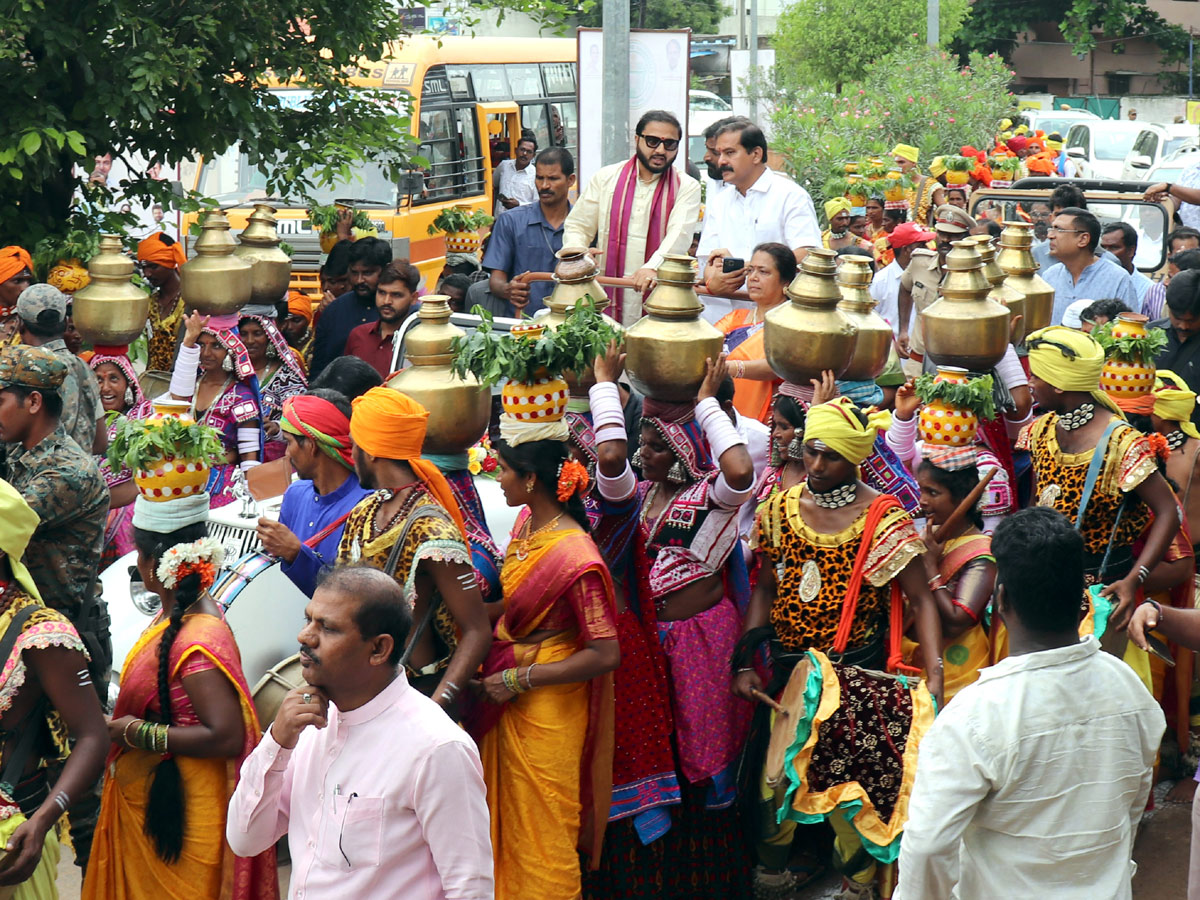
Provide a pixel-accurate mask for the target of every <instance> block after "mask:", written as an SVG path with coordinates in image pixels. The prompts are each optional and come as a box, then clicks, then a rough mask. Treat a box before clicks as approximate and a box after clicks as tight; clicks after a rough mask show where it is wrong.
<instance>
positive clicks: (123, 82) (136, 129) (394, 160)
mask: <svg viewBox="0 0 1200 900" xmlns="http://www.w3.org/2000/svg"><path fill="white" fill-rule="evenodd" d="M489 7H490V8H499V9H501V10H502V11H503V10H506V9H507V10H520V11H522V12H526V13H528V14H530V15H532V16H534V17H535V18H537V19H538V20H539V21H541V22H544V23H548V24H551V25H557V24H558V23H559V22H561V21H562V19H563V18H565V16H566V15H568V14H569V13H571V12H573V11H574V7H572V6H567V5H566V4H564V3H562V2H559V0H547V2H543V0H479V2H473V3H471V4H470V5H469V6H465V11H466V13H467V14H468V15H473V16H477V15H478V14H479V13H480V11H481V10H482V9H485V8H489ZM402 29H403V23H402V20H401V17H400V16H398V15H396V11H395V6H394V4H392V3H391V2H389V0H356V2H354V3H344V2H341V0H297V2H285V0H222V2H220V3H211V2H201V0H175V2H173V3H169V4H150V3H133V2H129V0H75V2H71V3H61V2H54V0H20V2H16V3H5V4H0V34H2V35H3V36H4V38H3V40H2V41H0V82H2V83H3V84H4V85H5V88H6V91H7V102H8V104H9V106H10V108H12V109H19V110H21V114H20V115H19V116H17V117H14V118H13V119H12V120H11V122H10V127H9V128H7V129H5V131H4V133H3V135H0V196H2V197H4V200H5V202H4V203H2V204H0V245H3V244H8V243H21V244H23V245H24V246H27V247H28V246H33V245H35V244H36V243H37V242H38V241H40V240H42V239H43V238H45V237H47V236H49V235H53V234H61V233H64V232H67V231H69V230H70V229H71V228H85V229H90V230H94V231H109V232H112V231H120V230H122V226H123V227H124V229H126V230H127V229H128V227H129V226H131V225H132V224H133V219H132V217H130V216H122V215H121V214H119V213H110V212H108V211H107V210H108V208H109V207H111V206H112V205H113V204H112V201H113V194H112V192H111V191H110V190H108V189H107V188H105V187H104V186H102V185H96V184H93V185H88V184H87V182H86V179H87V177H88V173H89V172H90V170H91V169H92V160H93V158H94V157H99V156H102V155H104V154H112V156H113V158H114V159H117V158H120V159H123V160H125V162H126V163H128V164H129V165H130V168H131V170H132V171H134V174H133V175H132V176H131V177H130V178H129V179H128V180H127V181H123V182H122V183H121V184H120V185H118V186H117V187H118V188H119V189H120V191H121V193H122V195H123V196H124V197H125V198H127V199H130V200H131V201H132V202H136V203H140V204H143V205H145V206H147V207H148V206H150V205H151V204H153V203H156V202H157V203H161V204H162V205H163V209H164V210H167V209H176V208H182V209H184V210H185V211H194V210H196V209H199V208H201V207H202V206H203V205H204V203H203V199H204V198H202V197H199V196H196V195H192V196H186V197H184V198H183V199H180V198H178V197H177V196H176V195H175V194H174V193H173V191H172V186H171V183H170V182H168V181H161V180H157V179H155V178H153V177H151V175H150V169H151V167H154V166H156V165H159V164H162V165H166V166H171V165H174V164H175V163H176V162H178V161H180V160H183V159H190V158H192V157H194V156H196V155H198V154H203V155H204V156H208V157H211V156H213V155H215V154H219V153H222V152H224V151H225V150H227V149H229V148H230V147H237V148H238V150H240V151H241V152H242V153H245V154H246V156H247V158H248V160H249V163H250V165H252V166H256V167H261V170H262V171H263V172H264V173H265V183H264V184H263V188H264V191H265V192H266V193H267V194H286V195H288V196H293V197H303V196H306V195H308V194H309V193H310V192H311V191H312V190H313V188H315V187H316V186H318V185H320V184H328V183H333V182H335V181H339V180H344V179H345V178H346V177H347V176H348V175H349V174H350V172H351V171H352V170H353V169H355V168H357V167H358V166H359V165H360V164H362V163H363V162H367V161H375V162H378V163H380V164H382V165H383V166H385V168H386V169H387V170H388V171H389V174H391V175H397V176H398V175H399V174H400V172H401V171H403V169H404V168H405V165H406V163H407V162H408V160H409V157H410V155H411V153H412V151H413V150H414V149H415V148H414V145H413V142H412V140H411V139H410V138H409V137H408V134H409V131H410V119H409V110H408V102H407V95H406V94H403V93H399V92H395V91H374V90H363V89H360V88H357V87H355V86H354V85H353V84H352V83H351V81H352V79H353V78H355V77H356V76H357V75H358V74H359V71H360V69H359V67H360V65H362V64H363V63H364V61H365V60H379V59H382V58H384V57H386V56H387V55H388V45H389V42H392V41H397V40H399V39H401V38H403V37H405V35H404V34H403V32H402ZM272 77H275V78H279V79H282V80H285V81H287V80H290V81H292V82H293V83H296V84H300V83H302V84H303V86H304V87H305V88H306V89H309V90H311V92H312V93H311V95H310V96H307V98H306V99H303V100H300V101H298V102H296V103H290V102H289V103H285V102H283V101H282V100H281V99H280V98H279V97H278V96H277V95H275V94H272V93H271V92H270V91H269V90H268V87H267V81H268V79H269V78H272ZM135 157H136V158H140V160H142V161H144V162H142V163H140V164H139V163H137V162H136V160H135ZM80 200H82V201H85V203H86V204H90V206H88V207H87V208H83V207H80V206H76V203H77V202H78V201H80Z"/></svg>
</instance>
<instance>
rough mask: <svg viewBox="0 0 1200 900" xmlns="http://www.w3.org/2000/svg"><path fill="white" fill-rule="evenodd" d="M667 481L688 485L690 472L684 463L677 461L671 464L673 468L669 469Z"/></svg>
mask: <svg viewBox="0 0 1200 900" xmlns="http://www.w3.org/2000/svg"><path fill="white" fill-rule="evenodd" d="M667 481H669V482H671V484H687V482H688V470H687V469H685V468H684V466H683V463H682V462H680V461H679V460H675V462H673V463H671V468H669V469H667Z"/></svg>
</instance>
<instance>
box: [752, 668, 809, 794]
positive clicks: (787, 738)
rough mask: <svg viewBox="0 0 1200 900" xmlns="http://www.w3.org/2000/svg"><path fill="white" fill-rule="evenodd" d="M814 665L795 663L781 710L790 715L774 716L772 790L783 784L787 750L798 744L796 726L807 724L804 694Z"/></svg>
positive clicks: (767, 770)
mask: <svg viewBox="0 0 1200 900" xmlns="http://www.w3.org/2000/svg"><path fill="white" fill-rule="evenodd" d="M812 669H813V667H812V662H811V661H810V660H809V658H808V657H807V656H806V657H804V659H802V660H800V662H798V663H796V668H794V669H792V674H791V676H790V677H789V678H788V681H787V684H786V685H785V686H784V688H783V696H782V697H781V698H780V700H779V704H780V706H782V707H783V708H784V709H785V710H787V715H783V714H782V713H776V714H775V723H774V725H772V726H771V741H770V743H769V744H767V762H766V767H765V769H764V773H765V774H766V777H767V785H768V786H769V787H773V788H774V787H778V786H779V785H780V784H782V783H783V781H784V763H785V760H786V757H787V751H788V747H790V746H792V744H793V743H794V742H795V740H796V726H797V724H798V723H800V722H802V721H804V690H805V688H806V687H807V686H808V676H809V675H810V674H812Z"/></svg>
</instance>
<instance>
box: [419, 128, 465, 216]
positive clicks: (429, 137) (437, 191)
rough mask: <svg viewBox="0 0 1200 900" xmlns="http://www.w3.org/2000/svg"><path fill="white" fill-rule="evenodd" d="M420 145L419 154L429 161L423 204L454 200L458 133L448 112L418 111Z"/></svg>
mask: <svg viewBox="0 0 1200 900" xmlns="http://www.w3.org/2000/svg"><path fill="white" fill-rule="evenodd" d="M420 142H421V151H422V154H423V155H424V156H425V158H426V159H428V160H429V170H428V174H427V175H426V178H425V190H426V193H425V195H424V196H423V197H422V200H424V201H425V202H426V203H432V202H435V201H437V200H446V199H448V198H450V197H453V196H454V195H455V189H454V186H453V184H454V173H455V169H456V166H455V164H454V157H455V149H456V147H455V145H456V144H457V143H458V132H457V129H456V128H455V127H454V120H453V118H452V116H451V113H450V110H449V109H422V110H421V134H420Z"/></svg>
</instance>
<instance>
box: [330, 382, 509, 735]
mask: <svg viewBox="0 0 1200 900" xmlns="http://www.w3.org/2000/svg"><path fill="white" fill-rule="evenodd" d="M353 408H354V412H353V415H351V417H350V439H351V441H352V442H353V444H354V449H353V459H354V468H355V471H356V472H357V473H358V480H359V482H360V483H361V484H362V486H363V487H365V488H368V489H370V490H374V491H375V493H373V494H371V495H370V496H369V497H367V498H366V499H364V500H363V501H362V502H360V503H359V504H358V505H357V506H355V507H354V509H353V510H351V512H350V517H349V518H348V519H347V520H346V528H345V531H344V533H343V534H342V543H341V546H340V547H339V548H338V562H339V563H351V564H360V565H369V566H372V567H374V568H377V569H382V570H383V571H384V572H387V573H388V574H389V575H391V576H392V577H393V578H395V579H396V582H397V583H398V584H399V585H400V587H401V588H403V590H404V597H405V599H406V600H407V601H408V604H409V606H410V608H411V609H412V611H413V620H414V623H415V624H414V627H413V634H414V635H415V639H414V640H415V645H414V646H413V648H412V653H411V655H409V654H408V653H407V652H406V666H405V670H406V674H407V675H408V679H409V681H410V682H412V684H413V686H414V687H416V688H417V689H418V690H419V691H421V693H423V694H425V695H427V696H429V697H432V698H433V700H434V701H435V702H436V703H438V704H440V705H441V706H442V707H444V708H446V709H447V710H448V711H451V715H454V713H453V712H452V711H453V710H454V708H455V701H456V700H457V699H458V697H459V696H460V695H461V692H462V691H463V689H464V688H465V687H466V685H467V681H468V680H470V678H471V677H472V676H473V675H474V673H475V671H476V670H477V669H478V668H479V665H480V663H482V662H483V658H484V657H485V656H486V655H487V651H488V648H489V647H490V646H491V642H492V634H491V627H490V623H489V621H488V615H487V611H486V610H485V608H484V605H483V598H482V597H481V596H480V593H479V586H478V584H477V582H476V579H475V570H474V569H473V568H472V567H471V551H470V549H469V548H468V546H467V533H466V527H465V525H464V523H463V517H462V512H461V511H460V510H459V508H458V504H457V503H456V502H455V500H454V495H453V493H451V490H450V485H449V484H447V483H446V479H445V477H444V476H443V475H442V473H441V472H440V471H439V470H438V468H437V466H435V465H434V464H433V463H431V462H429V461H427V460H424V459H422V458H421V445H422V444H423V443H424V441H425V426H426V423H427V422H428V420H429V413H428V411H427V410H426V409H425V407H423V406H422V405H421V404H420V403H417V402H416V401H415V400H413V399H412V398H411V397H409V396H407V395H406V394H402V393H400V392H399V391H395V390H392V389H391V388H388V387H375V388H371V390H369V391H367V392H366V393H365V394H363V395H362V396H361V397H357V398H356V399H355V400H354V405H353ZM406 651H407V648H406Z"/></svg>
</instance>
